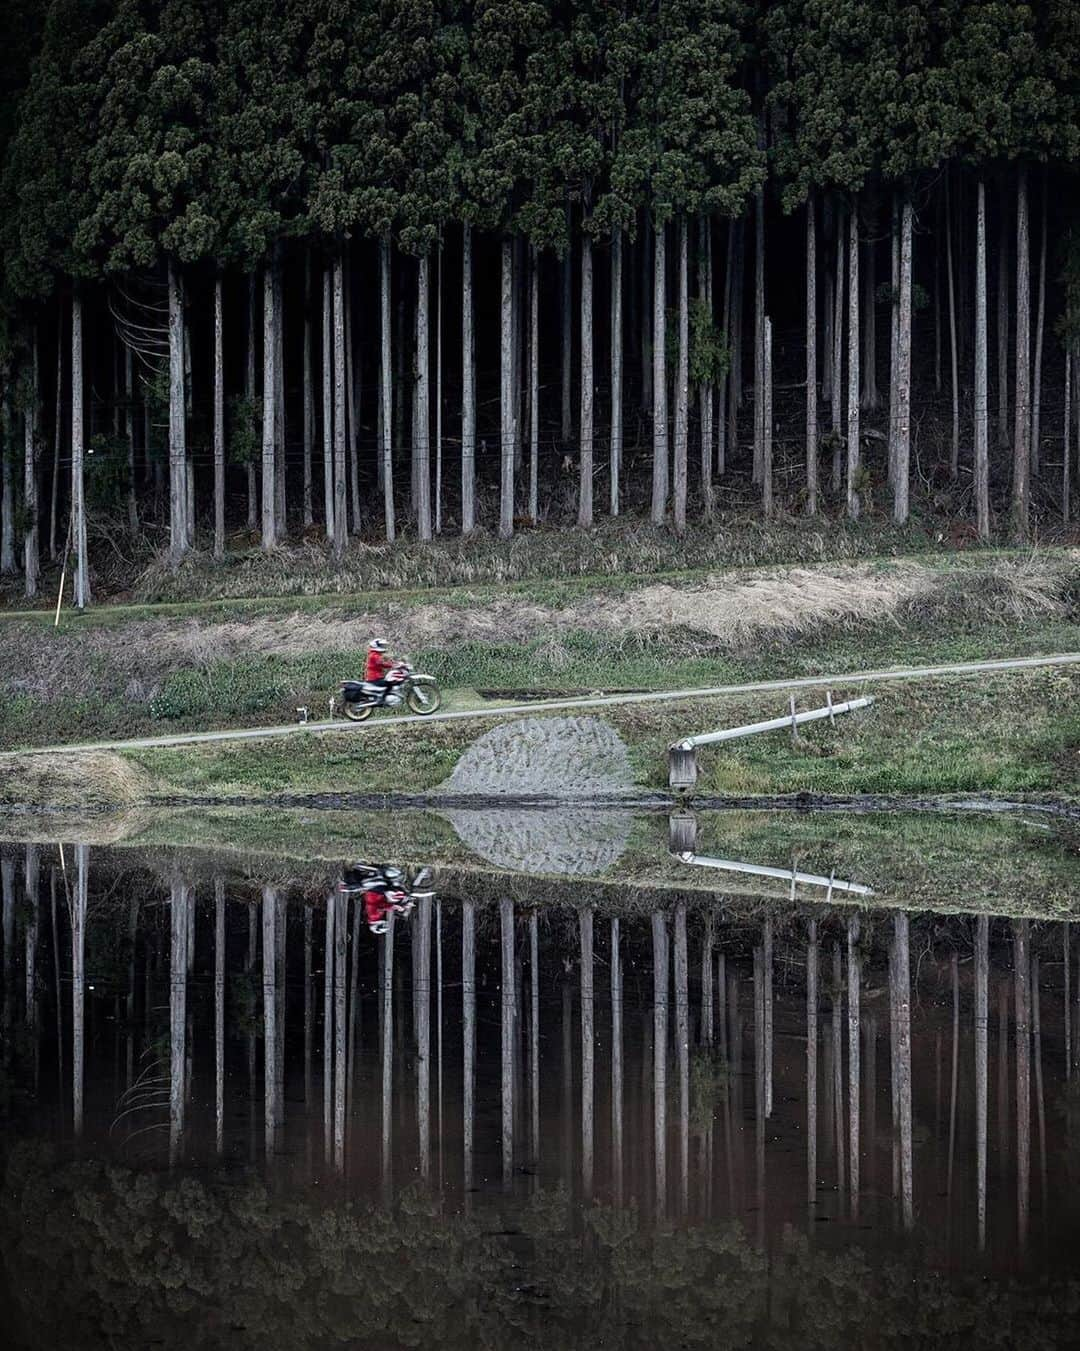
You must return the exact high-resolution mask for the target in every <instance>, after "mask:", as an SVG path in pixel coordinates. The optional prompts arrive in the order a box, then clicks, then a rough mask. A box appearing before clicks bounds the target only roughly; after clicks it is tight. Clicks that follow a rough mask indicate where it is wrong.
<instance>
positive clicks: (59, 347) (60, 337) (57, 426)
mask: <svg viewBox="0 0 1080 1351" xmlns="http://www.w3.org/2000/svg"><path fill="white" fill-rule="evenodd" d="M63 431H64V302H63V300H61V301H60V302H59V304H58V305H57V307H56V401H55V405H54V409H53V462H52V483H51V485H50V488H49V558H50V559H51V560H52V562H54V563H55V562H56V559H57V553H58V545H57V537H56V535H57V532H56V526H57V516H58V514H59V506H60V441H61V439H62V438H63ZM147 456H149V446H148V447H147Z"/></svg>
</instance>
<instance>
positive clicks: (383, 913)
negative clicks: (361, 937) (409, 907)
mask: <svg viewBox="0 0 1080 1351" xmlns="http://www.w3.org/2000/svg"><path fill="white" fill-rule="evenodd" d="M392 895H393V896H397V897H400V898H401V899H402V900H403V899H404V892H400V891H398V892H394V893H392ZM397 908H398V902H397V901H396V900H393V899H391V896H388V895H387V894H386V892H385V891H365V892H364V917H365V919H366V920H367V922H368V923H369V924H377V923H378V922H379V920H383V919H385V918H386V917H387V915H388V914H389V913H390V911H391V910H394V911H396V910H397Z"/></svg>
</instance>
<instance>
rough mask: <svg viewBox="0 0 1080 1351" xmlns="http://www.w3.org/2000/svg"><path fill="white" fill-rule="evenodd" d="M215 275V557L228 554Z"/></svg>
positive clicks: (220, 304)
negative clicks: (226, 551)
mask: <svg viewBox="0 0 1080 1351" xmlns="http://www.w3.org/2000/svg"><path fill="white" fill-rule="evenodd" d="M222 291H223V287H222V280H221V276H220V274H219V275H218V276H216V277H215V278H214V557H215V558H216V559H217V560H218V561H219V562H220V561H221V560H222V559H223V558H224V557H225V348H224V334H223V326H224V313H223V311H224V297H223V294H222Z"/></svg>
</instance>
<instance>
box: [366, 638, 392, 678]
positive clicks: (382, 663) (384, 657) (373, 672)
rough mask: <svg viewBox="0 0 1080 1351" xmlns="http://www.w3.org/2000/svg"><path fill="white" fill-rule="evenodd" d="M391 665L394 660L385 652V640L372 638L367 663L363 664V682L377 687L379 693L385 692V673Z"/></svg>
mask: <svg viewBox="0 0 1080 1351" xmlns="http://www.w3.org/2000/svg"><path fill="white" fill-rule="evenodd" d="M393 665H394V659H393V657H391V656H390V654H389V652H388V651H387V645H386V641H385V639H383V638H372V640H371V642H370V643H369V644H368V654H367V661H366V662H365V664H364V680H365V682H366V683H367V684H369V685H375V686H377V687H378V689H379V690H380V691H385V690H386V688H387V684H386V673H387V671H389V670H390V669H391V667H392V666H393Z"/></svg>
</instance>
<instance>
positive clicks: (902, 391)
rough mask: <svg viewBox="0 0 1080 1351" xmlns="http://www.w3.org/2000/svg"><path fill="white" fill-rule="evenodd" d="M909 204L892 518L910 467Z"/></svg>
mask: <svg viewBox="0 0 1080 1351" xmlns="http://www.w3.org/2000/svg"><path fill="white" fill-rule="evenodd" d="M912 216H913V211H912V206H911V199H910V198H905V199H904V205H903V210H902V212H901V220H900V321H899V322H900V330H899V339H900V340H899V344H898V347H897V354H896V355H897V372H896V393H897V408H896V481H895V483H894V484H893V520H894V521H895V522H896V523H897V525H904V524H905V523H906V521H907V518H908V499H909V486H910V470H911V289H912V256H911V255H912Z"/></svg>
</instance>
